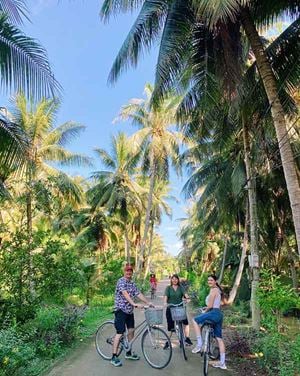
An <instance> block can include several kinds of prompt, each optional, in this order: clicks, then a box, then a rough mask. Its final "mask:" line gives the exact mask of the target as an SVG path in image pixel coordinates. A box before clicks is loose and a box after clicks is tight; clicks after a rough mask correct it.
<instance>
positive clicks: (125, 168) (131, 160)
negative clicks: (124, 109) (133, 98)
mask: <svg viewBox="0 0 300 376" xmlns="http://www.w3.org/2000/svg"><path fill="white" fill-rule="evenodd" d="M95 151H96V153H97V155H98V157H100V160H101V162H102V163H103V164H104V166H105V167H106V168H108V169H109V171H107V170H106V171H96V172H94V173H93V174H92V178H93V179H95V180H96V184H95V185H94V186H93V187H92V188H90V189H89V190H88V192H87V197H88V201H89V202H90V203H91V206H92V211H96V210H97V209H99V208H102V207H105V208H106V209H107V210H108V212H109V213H110V214H117V215H119V217H120V218H121V221H122V223H123V225H124V241H125V257H126V260H127V262H130V244H129V223H130V216H131V214H130V211H131V210H140V208H141V206H142V204H141V200H140V196H139V195H140V193H141V192H142V188H141V187H140V186H139V185H138V183H136V182H135V181H134V179H133V174H134V173H135V170H136V167H137V164H138V162H139V160H140V151H138V150H133V148H132V140H131V139H130V138H128V137H127V136H126V135H125V134H124V133H119V134H118V135H117V136H114V137H112V152H111V154H109V153H108V152H107V151H106V150H104V149H96V150H95Z"/></svg>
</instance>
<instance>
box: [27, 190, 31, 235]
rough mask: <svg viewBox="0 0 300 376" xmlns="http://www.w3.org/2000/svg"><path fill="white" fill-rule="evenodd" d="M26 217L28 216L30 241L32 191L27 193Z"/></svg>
mask: <svg viewBox="0 0 300 376" xmlns="http://www.w3.org/2000/svg"><path fill="white" fill-rule="evenodd" d="M26 216H27V233H28V236H29V239H31V236H32V195H31V192H30V190H29V191H28V192H27V196H26Z"/></svg>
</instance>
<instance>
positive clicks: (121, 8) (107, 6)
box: [100, 0, 144, 20]
mask: <svg viewBox="0 0 300 376" xmlns="http://www.w3.org/2000/svg"><path fill="white" fill-rule="evenodd" d="M143 2H144V0H104V2H103V4H102V7H101V11H100V15H101V18H102V19H104V20H108V19H109V18H110V17H111V16H112V15H116V14H117V13H122V12H124V13H125V12H128V11H134V10H135V9H137V8H138V7H139V6H140V5H141V4H142V3H143Z"/></svg>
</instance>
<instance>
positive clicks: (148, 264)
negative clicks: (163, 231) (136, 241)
mask: <svg viewBox="0 0 300 376" xmlns="http://www.w3.org/2000/svg"><path fill="white" fill-rule="evenodd" d="M153 234H154V221H153V220H152V222H151V228H150V239H149V250H148V254H147V262H146V268H145V273H144V280H145V279H146V278H147V275H148V273H149V270H150V263H151V256H152V255H151V253H152V244H153Z"/></svg>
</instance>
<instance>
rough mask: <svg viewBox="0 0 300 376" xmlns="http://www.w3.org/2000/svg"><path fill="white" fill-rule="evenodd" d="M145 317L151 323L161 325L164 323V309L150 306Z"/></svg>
mask: <svg viewBox="0 0 300 376" xmlns="http://www.w3.org/2000/svg"><path fill="white" fill-rule="evenodd" d="M145 317H146V320H147V323H148V324H149V325H160V324H162V323H163V310H162V309H159V308H148V309H147V310H146V311H145Z"/></svg>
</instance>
